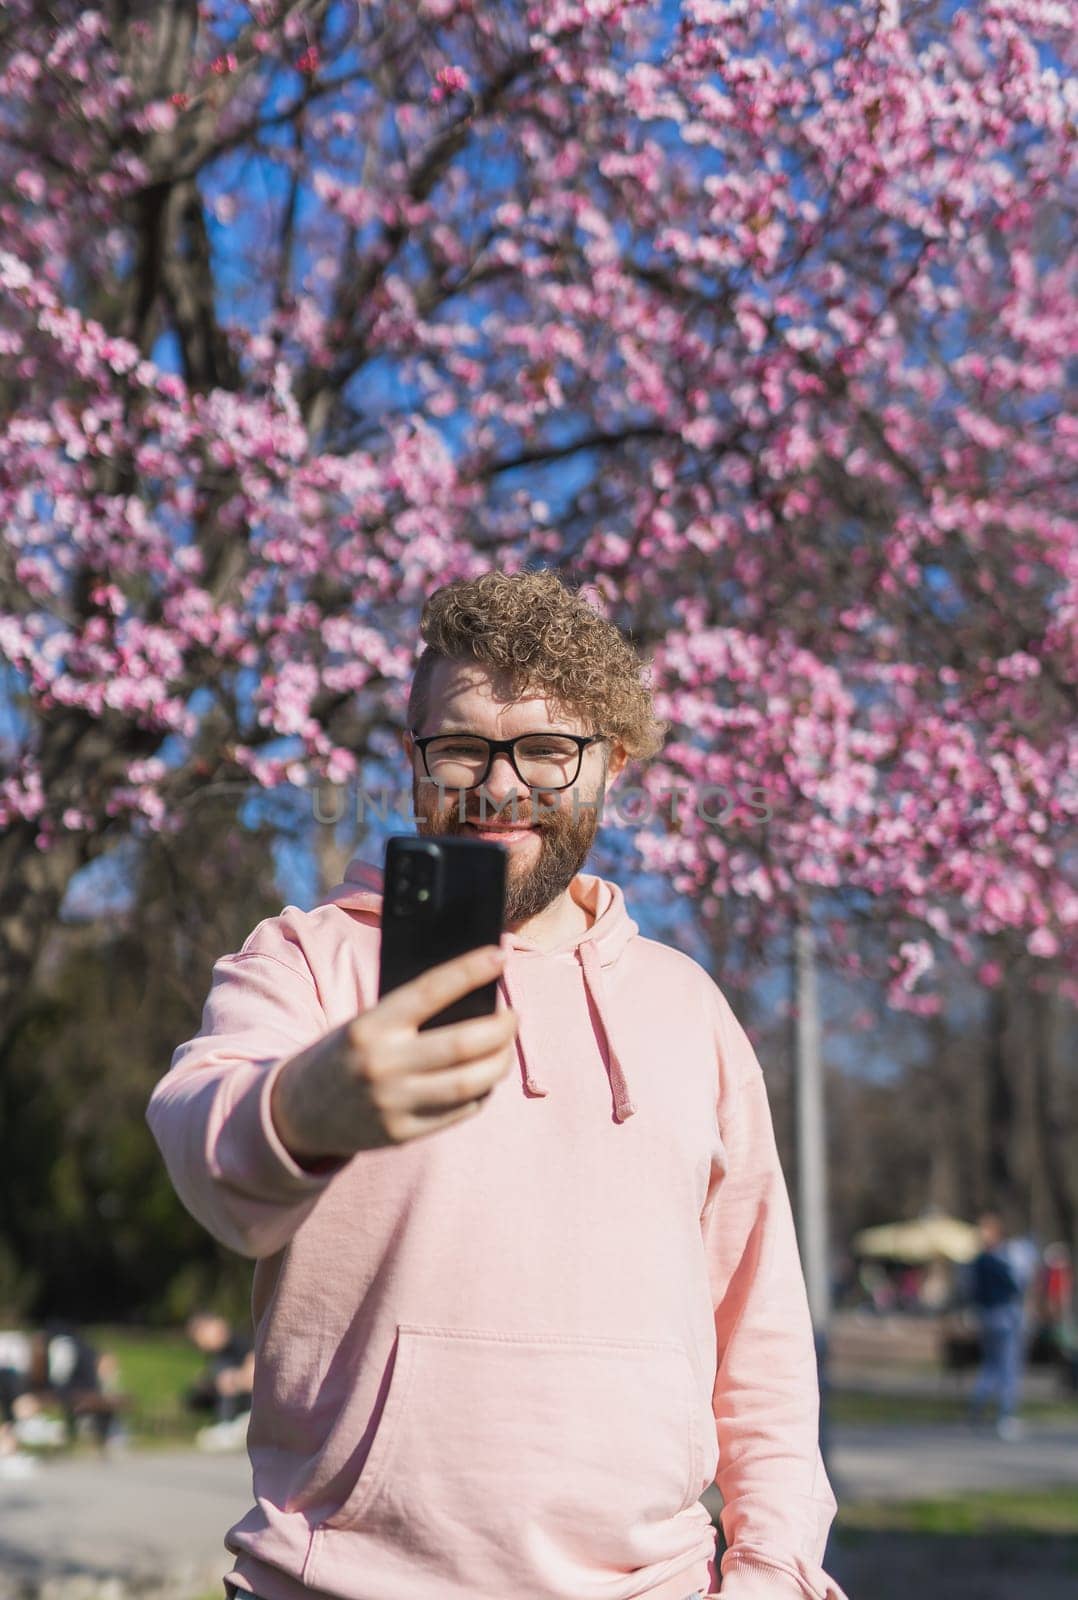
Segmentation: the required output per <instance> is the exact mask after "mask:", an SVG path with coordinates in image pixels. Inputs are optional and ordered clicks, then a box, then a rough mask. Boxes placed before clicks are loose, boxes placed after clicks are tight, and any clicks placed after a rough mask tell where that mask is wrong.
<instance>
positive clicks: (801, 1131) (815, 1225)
mask: <svg viewBox="0 0 1078 1600" xmlns="http://www.w3.org/2000/svg"><path fill="white" fill-rule="evenodd" d="M794 945H795V959H796V973H797V1029H796V1038H797V1051H796V1074H797V1076H796V1089H795V1096H794V1101H795V1112H796V1133H797V1235H798V1244H799V1246H800V1250H801V1265H802V1268H803V1270H804V1273H805V1286H806V1288H807V1289H808V1300H809V1309H810V1311H811V1312H812V1325H813V1328H814V1329H815V1331H816V1337H817V1340H820V1339H823V1340H826V1338H827V1333H828V1327H829V1324H830V1321H831V1270H830V1255H831V1251H830V1245H829V1239H828V1224H827V1141H826V1136H825V1131H824V1084H823V1066H822V1063H821V1060H820V1014H819V1005H818V1001H817V983H816V953H815V948H814V945H813V930H812V919H811V913H810V908H809V902H808V897H807V896H805V895H802V896H801V898H800V902H799V907H798V916H797V922H796V925H795V929H794Z"/></svg>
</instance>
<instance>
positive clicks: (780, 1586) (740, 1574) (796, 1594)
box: [720, 1555, 849, 1600]
mask: <svg viewBox="0 0 1078 1600" xmlns="http://www.w3.org/2000/svg"><path fill="white" fill-rule="evenodd" d="M799 1565H800V1563H799ZM819 1576H820V1577H821V1579H822V1580H823V1584H824V1587H823V1588H820V1587H819V1586H818V1585H817V1584H816V1583H812V1582H810V1581H809V1578H808V1575H807V1574H805V1575H804V1576H798V1575H797V1574H796V1573H794V1572H791V1571H790V1570H789V1568H788V1567H782V1566H777V1565H775V1564H773V1563H772V1562H770V1561H764V1560H762V1559H760V1558H759V1557H756V1556H737V1555H732V1556H731V1557H730V1558H729V1560H727V1561H726V1562H725V1563H724V1564H723V1574H722V1586H721V1589H720V1595H721V1600H849V1596H848V1595H846V1594H845V1593H844V1592H843V1590H841V1589H840V1588H839V1586H838V1584H837V1583H835V1581H834V1579H833V1578H829V1577H828V1575H827V1574H826V1573H825V1572H820V1574H819Z"/></svg>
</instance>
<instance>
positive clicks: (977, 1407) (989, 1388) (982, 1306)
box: [969, 1210, 1037, 1439]
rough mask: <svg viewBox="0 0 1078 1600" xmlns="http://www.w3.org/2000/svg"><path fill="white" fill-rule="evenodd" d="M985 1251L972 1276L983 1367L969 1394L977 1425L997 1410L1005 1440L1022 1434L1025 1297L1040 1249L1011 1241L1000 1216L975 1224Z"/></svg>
mask: <svg viewBox="0 0 1078 1600" xmlns="http://www.w3.org/2000/svg"><path fill="white" fill-rule="evenodd" d="M977 1226H978V1229H979V1231H980V1235H981V1250H980V1253H979V1254H978V1255H977V1256H976V1257H975V1259H974V1261H973V1263H972V1266H971V1272H970V1291H969V1297H970V1300H971V1303H972V1304H973V1306H974V1308H975V1310H976V1312H977V1320H978V1323H979V1327H980V1339H981V1365H980V1369H979V1371H978V1373H977V1377H976V1380H975V1382H974V1385H973V1389H972V1391H971V1394H970V1411H971V1414H972V1417H973V1420H974V1421H976V1422H980V1421H982V1420H984V1418H985V1416H986V1414H987V1412H988V1409H989V1407H990V1406H991V1405H993V1404H994V1405H995V1409H996V1423H995V1426H996V1432H997V1433H998V1434H999V1436H1000V1438H1002V1439H1016V1438H1019V1437H1020V1436H1021V1434H1022V1431H1023V1430H1022V1426H1021V1423H1020V1422H1019V1420H1018V1417H1017V1414H1016V1413H1017V1409H1018V1399H1019V1392H1020V1389H1021V1383H1022V1367H1023V1362H1024V1357H1025V1340H1026V1332H1027V1326H1026V1314H1025V1305H1026V1293H1027V1290H1028V1289H1029V1286H1030V1284H1031V1283H1032V1281H1033V1278H1034V1276H1035V1274H1036V1270H1037V1248H1036V1246H1035V1245H1034V1243H1033V1241H1032V1240H1031V1239H1028V1238H1017V1237H1011V1236H1010V1234H1009V1233H1008V1231H1007V1228H1006V1225H1005V1222H1004V1219H1003V1216H1002V1215H1001V1213H1000V1212H999V1211H996V1210H988V1211H984V1212H982V1214H981V1216H980V1217H979V1218H978V1220H977Z"/></svg>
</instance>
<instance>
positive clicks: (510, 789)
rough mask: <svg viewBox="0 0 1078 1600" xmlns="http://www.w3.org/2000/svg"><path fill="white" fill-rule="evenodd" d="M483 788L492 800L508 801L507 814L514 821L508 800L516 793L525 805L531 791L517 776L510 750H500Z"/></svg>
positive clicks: (519, 801)
mask: <svg viewBox="0 0 1078 1600" xmlns="http://www.w3.org/2000/svg"><path fill="white" fill-rule="evenodd" d="M483 788H484V789H485V790H486V791H487V793H488V794H489V795H490V797H491V799H492V800H495V801H497V802H498V803H499V804H501V803H502V802H503V801H504V802H506V809H505V815H506V816H508V817H509V820H510V821H512V817H511V814H510V812H509V806H508V802H509V801H510V800H511V799H512V796H513V795H514V794H516V795H517V796H518V804H520V805H524V804H526V803H527V800H528V796H529V794H530V793H531V790H530V789H529V788H528V785H527V784H526V783H522V782H521V780H520V778H519V777H518V776H517V773H516V770H515V769H514V767H513V763H512V762H511V761H510V759H509V752H508V750H499V751H498V753H497V755H496V756H495V757H494V759H493V760H492V762H491V763H490V771H489V772H488V773H487V777H486V782H485V783H484V785H483Z"/></svg>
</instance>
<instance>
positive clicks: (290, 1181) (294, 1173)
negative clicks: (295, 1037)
mask: <svg viewBox="0 0 1078 1600" xmlns="http://www.w3.org/2000/svg"><path fill="white" fill-rule="evenodd" d="M286 1063H287V1057H286V1058H284V1059H282V1060H281V1061H277V1062H275V1063H274V1065H273V1066H272V1067H271V1068H270V1069H269V1071H268V1072H264V1073H263V1074H262V1083H261V1085H260V1086H259V1090H258V1094H257V1096H253V1097H252V1099H253V1100H254V1110H255V1116H256V1118H257V1124H258V1126H257V1132H256V1134H255V1137H254V1138H253V1139H251V1140H247V1141H244V1143H245V1145H246V1151H247V1156H248V1159H249V1160H250V1161H251V1164H252V1168H253V1170H252V1171H251V1178H252V1180H253V1182H252V1187H253V1188H254V1189H256V1190H257V1191H259V1192H261V1193H264V1194H266V1195H270V1194H275V1193H280V1192H281V1190H282V1189H284V1190H286V1191H290V1192H292V1193H294V1194H296V1195H300V1194H304V1193H311V1192H314V1191H317V1190H318V1189H320V1188H322V1187H323V1186H324V1185H325V1183H326V1182H327V1180H328V1179H329V1178H331V1177H332V1176H333V1175H334V1173H337V1172H340V1170H341V1168H342V1167H346V1166H347V1165H348V1163H349V1161H351V1159H352V1158H351V1156H341V1157H339V1158H338V1157H334V1158H332V1159H331V1160H329V1161H325V1162H320V1163H319V1164H318V1165H317V1166H314V1165H312V1166H310V1167H304V1166H301V1165H300V1163H299V1162H298V1161H297V1160H296V1158H295V1156H293V1155H291V1154H290V1152H289V1151H288V1149H287V1148H286V1147H285V1145H284V1143H283V1141H282V1139H281V1136H280V1134H279V1133H278V1132H277V1129H276V1127H275V1126H274V1122H273V1114H272V1111H271V1109H270V1107H271V1100H272V1095H273V1086H274V1084H275V1083H276V1082H277V1079H278V1077H279V1075H280V1073H281V1070H282V1068H283V1067H284V1066H285V1065H286ZM237 1109H238V1108H237ZM238 1131H239V1130H237V1132H238ZM241 1138H242V1135H241Z"/></svg>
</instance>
